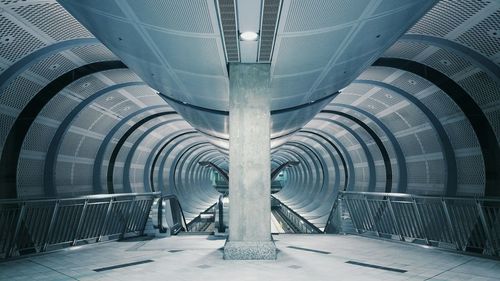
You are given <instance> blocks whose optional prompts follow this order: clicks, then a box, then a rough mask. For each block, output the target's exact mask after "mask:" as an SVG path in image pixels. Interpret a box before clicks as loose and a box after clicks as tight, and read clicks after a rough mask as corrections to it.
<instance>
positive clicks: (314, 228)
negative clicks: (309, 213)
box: [271, 195, 323, 233]
mask: <svg viewBox="0 0 500 281" xmlns="http://www.w3.org/2000/svg"><path fill="white" fill-rule="evenodd" d="M271 198H272V199H273V200H276V201H277V202H278V203H279V204H280V205H281V206H283V207H285V208H286V209H287V210H288V211H290V213H292V214H293V216H294V217H296V218H297V219H298V220H299V221H302V222H303V223H304V224H305V225H307V227H308V228H309V229H310V230H311V232H312V233H323V231H321V229H319V228H318V227H317V226H315V225H314V224H313V223H311V222H310V221H308V220H307V219H305V218H304V217H302V216H301V215H300V214H298V213H297V212H295V211H294V210H293V209H292V208H290V207H288V206H287V205H286V204H285V203H283V202H281V200H279V199H278V198H276V197H275V196H272V195H271Z"/></svg>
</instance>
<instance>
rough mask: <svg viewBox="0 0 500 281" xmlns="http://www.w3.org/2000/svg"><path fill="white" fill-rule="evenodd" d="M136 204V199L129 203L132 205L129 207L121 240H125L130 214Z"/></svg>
mask: <svg viewBox="0 0 500 281" xmlns="http://www.w3.org/2000/svg"><path fill="white" fill-rule="evenodd" d="M134 203H135V198H133V199H131V200H130V201H129V204H130V205H129V206H128V210H127V213H126V214H125V218H124V221H123V229H122V234H121V235H120V239H123V237H125V233H127V227H128V221H129V218H130V214H131V213H132V209H133V206H134Z"/></svg>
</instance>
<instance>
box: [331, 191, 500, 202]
mask: <svg viewBox="0 0 500 281" xmlns="http://www.w3.org/2000/svg"><path fill="white" fill-rule="evenodd" d="M339 194H344V195H348V194H353V195H370V196H382V197H383V196H389V197H397V198H421V199H438V198H439V199H444V200H480V201H489V202H500V197H477V196H476V197H471V196H463V197H460V196H435V195H417V194H408V193H384V192H365V191H339Z"/></svg>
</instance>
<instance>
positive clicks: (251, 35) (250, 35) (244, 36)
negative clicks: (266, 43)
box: [240, 31, 259, 41]
mask: <svg viewBox="0 0 500 281" xmlns="http://www.w3.org/2000/svg"><path fill="white" fill-rule="evenodd" d="M258 38H259V34H257V32H253V31H246V32H242V33H241V34H240V39H241V40H243V41H257V39H258Z"/></svg>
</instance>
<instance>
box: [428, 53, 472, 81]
mask: <svg viewBox="0 0 500 281" xmlns="http://www.w3.org/2000/svg"><path fill="white" fill-rule="evenodd" d="M422 63H424V64H426V65H429V66H431V67H432V68H434V69H436V70H438V71H439V72H442V73H444V74H446V76H448V77H452V76H453V75H455V74H457V73H458V72H460V71H462V70H464V69H466V68H468V67H470V66H471V63H470V62H468V61H467V60H464V59H463V58H461V57H459V56H457V55H455V54H453V53H452V52H449V51H447V50H445V49H439V50H437V51H436V52H435V53H434V54H432V55H431V56H429V57H428V58H426V59H425V60H423V61H422Z"/></svg>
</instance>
